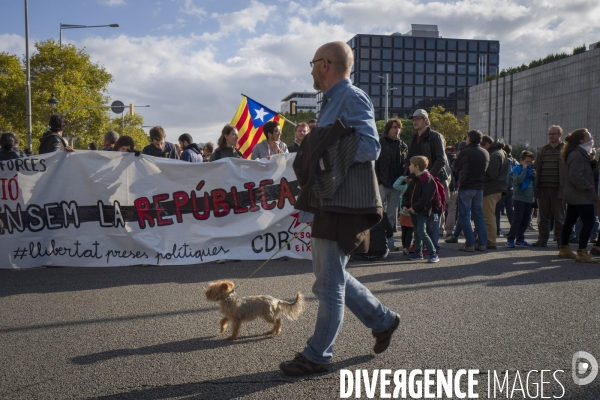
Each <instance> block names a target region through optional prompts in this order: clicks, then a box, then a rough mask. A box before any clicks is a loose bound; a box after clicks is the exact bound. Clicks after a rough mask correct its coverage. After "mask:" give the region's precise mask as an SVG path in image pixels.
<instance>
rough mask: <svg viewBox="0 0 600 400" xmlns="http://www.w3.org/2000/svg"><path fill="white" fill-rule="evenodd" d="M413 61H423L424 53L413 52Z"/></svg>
mask: <svg viewBox="0 0 600 400" xmlns="http://www.w3.org/2000/svg"><path fill="white" fill-rule="evenodd" d="M415 61H425V52H423V51H415Z"/></svg>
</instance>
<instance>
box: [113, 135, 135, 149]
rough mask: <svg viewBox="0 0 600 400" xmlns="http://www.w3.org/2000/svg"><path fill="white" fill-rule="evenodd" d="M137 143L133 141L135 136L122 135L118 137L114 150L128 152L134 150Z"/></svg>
mask: <svg viewBox="0 0 600 400" xmlns="http://www.w3.org/2000/svg"><path fill="white" fill-rule="evenodd" d="M134 150H135V144H134V143H133V138H132V137H131V136H121V137H119V139H117V142H116V143H115V145H114V147H113V151H120V152H127V151H134Z"/></svg>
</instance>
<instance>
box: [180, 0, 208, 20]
mask: <svg viewBox="0 0 600 400" xmlns="http://www.w3.org/2000/svg"><path fill="white" fill-rule="evenodd" d="M179 12H181V13H183V14H187V15H191V16H194V17H199V18H202V17H204V16H205V15H206V11H204V9H203V8H202V7H197V6H196V5H194V0H184V1H183V6H181V7H179Z"/></svg>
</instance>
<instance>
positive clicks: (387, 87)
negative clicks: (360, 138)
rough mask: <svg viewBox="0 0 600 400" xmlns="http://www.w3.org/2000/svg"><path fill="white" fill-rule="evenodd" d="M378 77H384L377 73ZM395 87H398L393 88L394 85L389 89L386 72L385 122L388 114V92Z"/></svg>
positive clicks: (388, 78)
mask: <svg viewBox="0 0 600 400" xmlns="http://www.w3.org/2000/svg"><path fill="white" fill-rule="evenodd" d="M378 77H379V78H381V79H383V78H384V77H383V76H381V75H379V76H378ZM395 89H398V88H395V87H394V88H391V89H390V74H388V73H386V74H385V122H387V121H388V115H389V114H388V104H389V101H388V94H389V93H390V92H391V91H392V90H395Z"/></svg>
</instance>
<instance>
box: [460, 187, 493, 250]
mask: <svg viewBox="0 0 600 400" xmlns="http://www.w3.org/2000/svg"><path fill="white" fill-rule="evenodd" d="M482 204H483V190H459V191H458V218H459V219H460V225H461V226H462V227H463V235H465V239H466V245H467V246H474V245H475V236H473V231H472V230H471V213H473V221H474V222H475V231H476V232H477V234H478V235H479V245H480V246H485V245H487V232H486V230H485V222H484V221H483V207H482Z"/></svg>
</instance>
